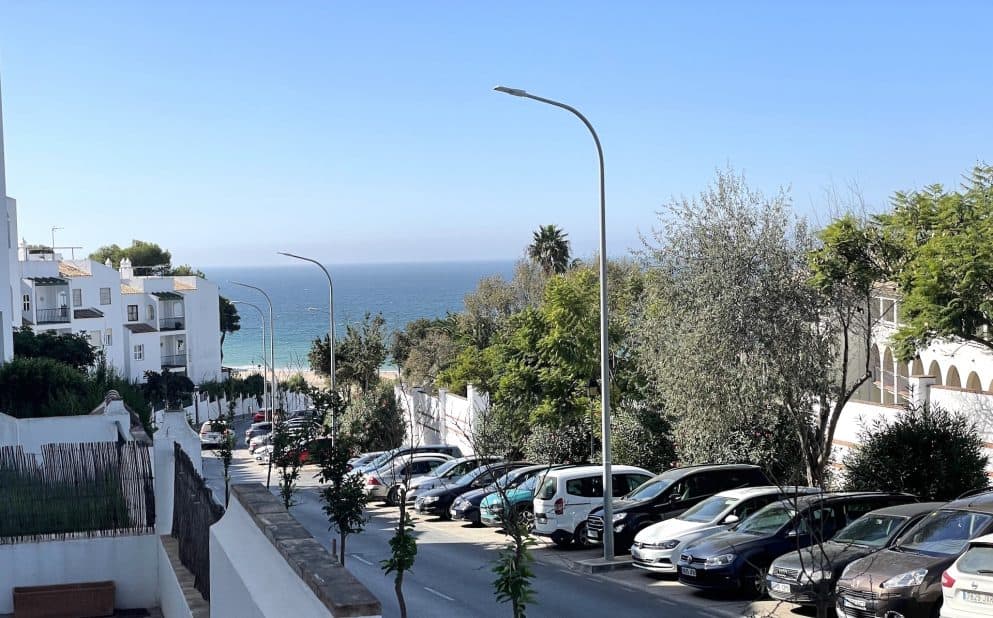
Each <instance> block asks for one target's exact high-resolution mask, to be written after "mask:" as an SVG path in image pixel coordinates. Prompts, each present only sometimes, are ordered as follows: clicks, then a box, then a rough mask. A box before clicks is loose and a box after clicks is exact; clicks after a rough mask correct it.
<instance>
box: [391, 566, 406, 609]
mask: <svg viewBox="0 0 993 618" xmlns="http://www.w3.org/2000/svg"><path fill="white" fill-rule="evenodd" d="M393 589H394V590H395V591H396V594H397V604H398V605H399V606H400V618H407V601H406V599H404V598H403V571H400V572H399V573H397V576H396V579H395V580H394V583H393Z"/></svg>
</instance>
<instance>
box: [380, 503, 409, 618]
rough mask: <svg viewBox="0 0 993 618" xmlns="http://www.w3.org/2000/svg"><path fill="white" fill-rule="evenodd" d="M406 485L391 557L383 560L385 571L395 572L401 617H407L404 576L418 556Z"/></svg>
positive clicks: (391, 543)
mask: <svg viewBox="0 0 993 618" xmlns="http://www.w3.org/2000/svg"><path fill="white" fill-rule="evenodd" d="M405 487H406V486H404V488H403V489H401V496H400V518H399V519H398V520H397V527H396V532H395V533H394V534H393V536H392V537H390V557H389V558H387V559H386V560H381V561H380V563H379V564H380V565H382V567H383V572H384V573H386V574H387V575H389V574H390V573H393V589H394V591H395V592H396V597H397V603H398V604H399V605H400V618H407V600H406V599H405V598H404V596H403V576H404V574H405V573H407V572H408V571H410V570H411V569H412V568H414V560H415V559H416V558H417V540H416V539H415V538H414V534H413V530H414V520H413V518H411V516H410V514H408V513H407V511H406V502H407V490H406V488H405Z"/></svg>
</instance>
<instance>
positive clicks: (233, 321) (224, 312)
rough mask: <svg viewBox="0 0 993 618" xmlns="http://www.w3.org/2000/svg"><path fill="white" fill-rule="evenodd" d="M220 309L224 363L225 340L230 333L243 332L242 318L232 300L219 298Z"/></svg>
mask: <svg viewBox="0 0 993 618" xmlns="http://www.w3.org/2000/svg"><path fill="white" fill-rule="evenodd" d="M217 300H218V302H219V309H220V313H221V361H222V362H223V361H224V338H225V337H226V336H227V335H228V334H230V333H236V332H238V331H239V330H241V316H240V315H238V308H237V307H235V306H234V303H232V302H231V301H230V300H228V299H227V298H225V297H223V296H218V297H217Z"/></svg>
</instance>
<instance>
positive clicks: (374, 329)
mask: <svg viewBox="0 0 993 618" xmlns="http://www.w3.org/2000/svg"><path fill="white" fill-rule="evenodd" d="M385 326H386V320H384V319H383V316H382V314H376V315H375V316H373V315H372V314H369V313H366V314H365V318H364V319H363V320H362V323H361V324H360V325H358V326H355V325H352V324H349V325H348V327H347V328H346V329H345V337H344V339H342V340H341V341H336V342H335V371H336V374H337V375H336V378H337V381H338V383H339V384H341V385H348V386H353V387H355V388H358V390H359V391H360V392H366V391H368V390H369V389H370V388H371V387H372V386H374V385H376V384H377V383H378V382H379V369H380V367H382V366H383V363H384V362H386V352H387V350H386V335H385ZM308 359H309V360H310V367H311V369H313V370H314V371H316V372H317V373H319V374H320V375H323V376H325V377H327V376H330V375H331V352H330V345H329V341H328V338H327V336H325V337H324V338H323V339H317V340H315V341H314V342H313V344H311V347H310V353H309V354H308ZM346 392H347V391H346Z"/></svg>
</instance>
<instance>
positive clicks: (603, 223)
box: [231, 86, 614, 560]
mask: <svg viewBox="0 0 993 618" xmlns="http://www.w3.org/2000/svg"><path fill="white" fill-rule="evenodd" d="M494 90H496V91H497V92H502V93H504V94H509V95H511V96H515V97H521V98H525V99H531V100H533V101H538V102H539V103H545V104H546V105H552V106H554V107H558V108H561V109H564V110H566V111H568V112H570V113H572V114H574V115H575V116H576V117H577V118H579V119H580V120H581V121H582V122H583V124H584V125H586V128H587V129H588V130H589V132H590V135H592V136H593V143H594V145H595V146H596V152H597V160H598V161H599V164H600V179H599V180H600V183H599V184H600V226H599V227H600V264H599V267H600V401H601V418H600V433H601V436H600V437H601V441H602V443H603V521H604V524H605V526H604V532H605V534H604V535H603V557H604V560H613V559H614V535H613V534H612V527H613V526H612V522H613V500H612V498H613V494H614V492H613V477H612V475H611V453H610V365H609V349H608V340H607V335H608V331H607V324H608V319H607V318H608V315H607V230H606V227H607V200H606V193H605V189H604V164H603V148H602V147H601V145H600V138H599V136H598V135H597V133H596V130H595V129H594V128H593V125H592V124H591V123H590V121H589V120H587V119H586V117H585V116H583V114H581V113H580V112H579V110H577V109H576V108H574V107H572V106H571V105H567V104H565V103H561V102H559V101H554V100H552V99H546V98H544V97H539V96H537V95H533V94H530V93H529V92H527V91H525V90H520V89H518V88H508V87H506V86H497V87H496V88H494ZM279 254H280V255H285V256H287V257H291V258H296V259H298V260H304V261H307V262H311V263H313V264H316V265H317V266H319V267H320V269H321V270H322V271H324V274H325V275H326V276H327V278H328V307H329V324H328V341H329V347H330V349H329V352H330V355H331V389H332V391H333V390H334V388H335V375H334V374H335V365H334V284H333V282H332V280H331V273H329V272H328V269H327V268H325V267H324V265H323V264H321V263H320V262H318V261H317V260H314V259H311V258H308V257H303V256H300V255H295V254H293V253H287V252H283V251H280V252H279ZM231 283H232V284H234V285H240V286H242V287H246V288H251V289H253V290H257V291H259V292H261V293H262V295H263V296H265V299H266V302H268V303H269V369H270V370H271V372H272V373H271V376H272V400H271V403H270V408H269V409H270V410H274V408H275V397H276V357H275V339H276V335H275V332H274V330H273V312H272V300H271V299H270V298H269V295H268V294H266V293H265V291H264V290H262V289H261V288H258V287H255V286H253V285H248V284H247V283H239V282H237V281H232V282H231ZM235 302H239V303H243V304H247V305H251V303H245V302H244V301H235ZM251 306H253V307H254V305H251ZM255 308H256V309H258V310H259V314H260V315H261V314H262V310H261V309H259V308H258V307H255ZM262 337H263V340H262V348H263V358H264V356H265V355H264V352H265V325H264V323H263V327H262ZM332 422H334V421H333V420H332ZM334 429H335V428H334V427H332V434H333V432H334Z"/></svg>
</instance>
